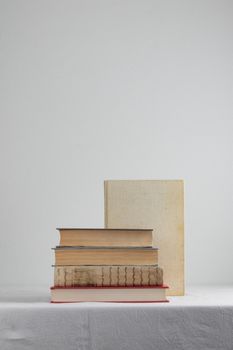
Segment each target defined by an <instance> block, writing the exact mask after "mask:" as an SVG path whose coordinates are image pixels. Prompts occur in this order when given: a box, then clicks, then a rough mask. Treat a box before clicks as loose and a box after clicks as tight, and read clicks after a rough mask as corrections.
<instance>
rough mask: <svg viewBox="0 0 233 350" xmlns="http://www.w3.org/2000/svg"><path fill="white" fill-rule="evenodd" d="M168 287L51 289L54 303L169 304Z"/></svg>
mask: <svg viewBox="0 0 233 350" xmlns="http://www.w3.org/2000/svg"><path fill="white" fill-rule="evenodd" d="M167 288H168V287H167V286H148V287H75V288H61V287H60V288H59V287H52V288H51V302H52V303H75V302H83V301H86V302H87V301H89V302H126V303H127V302H128V303H133V302H137V303H145V302H147V303H152V302H167V301H168V300H167V298H166V289H167Z"/></svg>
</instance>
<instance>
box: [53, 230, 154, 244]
mask: <svg viewBox="0 0 233 350" xmlns="http://www.w3.org/2000/svg"><path fill="white" fill-rule="evenodd" d="M57 230H58V231H59V232H60V245H61V246H85V247H88V246H95V247H98V246H101V247H107V246H111V247H152V237H153V234H152V232H153V230H152V229H145V230H144V229H104V228H103V229H101V228H58V229H57Z"/></svg>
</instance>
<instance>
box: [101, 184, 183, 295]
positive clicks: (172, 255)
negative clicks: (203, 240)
mask: <svg viewBox="0 0 233 350" xmlns="http://www.w3.org/2000/svg"><path fill="white" fill-rule="evenodd" d="M104 195H105V200H104V202H105V227H106V228H111V227H114V228H122V227H124V228H132V227H137V228H154V229H155V232H156V235H155V237H154V241H153V244H154V245H155V246H158V247H159V266H161V267H162V268H163V270H164V283H166V284H168V285H169V291H168V293H169V295H184V184H183V181H182V180H110V181H105V188H104Z"/></svg>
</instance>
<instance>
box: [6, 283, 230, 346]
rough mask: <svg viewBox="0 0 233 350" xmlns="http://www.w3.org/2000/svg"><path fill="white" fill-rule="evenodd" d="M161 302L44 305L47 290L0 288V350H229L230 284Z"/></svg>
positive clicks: (190, 292)
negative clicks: (168, 301)
mask: <svg viewBox="0 0 233 350" xmlns="http://www.w3.org/2000/svg"><path fill="white" fill-rule="evenodd" d="M169 300H170V303H164V304H162V303H161V304H113V303H109V304H108V303H80V304H50V303H49V292H48V291H47V290H44V289H43V290H39V289H37V290H30V291H29V290H27V291H25V290H24V291H23V290H21V291H17V292H16V291H12V290H9V289H8V290H6V289H1V290H0V349H1V350H23V349H30V350H34V349H35V350H37V349H38V350H53V349H56V350H71V349H72V350H156V349H158V350H160V349H161V350H176V349H177V350H182V349H187V350H199V349H200V350H207V349H211V350H214V349H216V350H233V286H231V287H230V286H229V287H224V288H223V287H222V288H219V287H211V288H203V287H202V288H197V287H196V288H190V289H188V290H187V295H186V296H185V297H170V298H169Z"/></svg>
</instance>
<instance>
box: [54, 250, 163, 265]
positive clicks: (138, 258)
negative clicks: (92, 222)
mask: <svg viewBox="0 0 233 350" xmlns="http://www.w3.org/2000/svg"><path fill="white" fill-rule="evenodd" d="M157 263H158V250H157V248H132V247H128V248H126V247H125V248H114V247H111V248H110V247H109V248H105V247H57V248H55V265H65V266H66V265H156V264H157Z"/></svg>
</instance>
